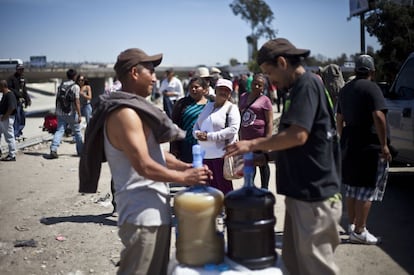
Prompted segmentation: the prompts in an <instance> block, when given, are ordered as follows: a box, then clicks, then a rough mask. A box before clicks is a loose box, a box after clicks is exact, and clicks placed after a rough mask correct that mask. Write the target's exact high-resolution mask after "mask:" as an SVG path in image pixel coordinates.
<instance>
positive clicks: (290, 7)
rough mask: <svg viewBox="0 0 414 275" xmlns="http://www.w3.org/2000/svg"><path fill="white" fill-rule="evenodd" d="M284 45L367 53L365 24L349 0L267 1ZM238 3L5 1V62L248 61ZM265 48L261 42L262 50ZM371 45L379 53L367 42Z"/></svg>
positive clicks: (0, 0) (1, 29) (328, 53)
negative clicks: (137, 55) (155, 57)
mask: <svg viewBox="0 0 414 275" xmlns="http://www.w3.org/2000/svg"><path fill="white" fill-rule="evenodd" d="M266 2H267V3H268V5H269V7H270V8H271V9H272V11H273V13H274V17H275V19H274V20H273V26H274V28H275V29H277V30H278V34H277V37H284V38H287V39H289V40H290V41H291V42H292V43H293V44H295V45H296V46H297V47H298V48H307V49H310V50H311V55H314V56H316V55H323V56H325V57H331V58H335V57H338V56H340V55H341V54H342V53H346V54H347V55H350V54H355V53H357V52H359V51H360V33H359V32H360V27H359V18H357V17H353V18H352V19H351V20H347V18H348V17H349V0H289V1H286V0H266ZM230 3H232V0H174V1H172V0H70V1H67V0H0V7H1V13H2V23H1V24H0V33H1V34H2V39H1V40H2V41H1V43H0V58H20V59H22V60H23V61H28V60H29V59H30V56H34V55H46V56H47V60H48V61H66V62H85V61H88V62H108V63H113V62H114V61H115V60H116V57H117V55H118V54H119V53H120V52H121V51H122V50H124V49H127V48H130V47H138V48H141V49H143V50H144V51H145V52H147V53H148V54H155V53H163V54H164V59H163V62H162V65H164V66H197V65H201V64H204V65H207V66H213V65H219V64H220V65H224V64H228V62H229V60H230V59H231V58H235V59H237V60H238V61H239V62H246V61H247V44H246V39H245V37H246V36H247V35H249V34H250V27H249V25H248V23H247V22H245V21H243V20H242V19H241V17H240V16H235V15H234V14H233V12H232V11H231V9H230V7H229V4H230ZM264 42H265V40H260V41H259V47H260V46H261V45H262V44H263V43H264ZM366 44H367V45H369V46H372V47H374V49H375V50H377V49H378V48H379V44H378V42H377V39H376V38H375V37H370V36H369V35H368V34H366Z"/></svg>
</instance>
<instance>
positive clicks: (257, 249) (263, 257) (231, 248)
mask: <svg viewBox="0 0 414 275" xmlns="http://www.w3.org/2000/svg"><path fill="white" fill-rule="evenodd" d="M254 169H255V166H254V163H253V153H247V154H245V155H244V185H243V187H242V188H240V189H238V190H234V191H231V192H229V193H227V195H226V197H225V198H224V206H225V210H226V220H225V223H226V226H227V242H228V243H227V247H228V249H227V256H228V257H229V258H230V259H232V260H233V261H235V262H237V263H239V264H241V265H244V266H246V267H248V268H250V269H262V268H266V267H270V266H274V265H275V263H276V259H277V254H276V250H275V233H274V226H275V224H276V217H275V215H274V211H273V209H274V204H275V202H276V199H275V196H274V195H273V194H272V193H271V192H270V191H268V190H266V189H260V188H257V187H256V186H255V185H254V181H253V175H254Z"/></svg>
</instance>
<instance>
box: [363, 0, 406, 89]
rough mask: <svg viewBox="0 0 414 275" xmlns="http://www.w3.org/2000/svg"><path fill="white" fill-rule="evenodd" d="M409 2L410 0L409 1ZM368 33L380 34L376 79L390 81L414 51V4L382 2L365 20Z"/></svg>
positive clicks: (378, 36)
mask: <svg viewBox="0 0 414 275" xmlns="http://www.w3.org/2000/svg"><path fill="white" fill-rule="evenodd" d="M408 2H409V1H408ZM365 26H366V27H367V32H368V33H369V34H370V35H372V36H375V37H377V39H378V41H379V43H380V44H381V49H380V50H379V51H378V52H377V53H376V54H375V59H376V63H377V64H376V67H377V80H385V81H388V82H391V81H392V80H393V79H394V77H395V75H396V73H397V72H398V69H399V67H400V66H401V65H402V62H403V61H404V60H405V59H406V58H407V56H408V55H409V54H410V53H411V52H413V51H414V6H413V5H412V4H410V3H408V4H407V5H404V1H403V4H395V3H393V2H392V1H380V2H378V3H377V6H376V9H375V10H374V11H373V12H372V13H370V14H369V15H368V17H367V18H366V19H365Z"/></svg>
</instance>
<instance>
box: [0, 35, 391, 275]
mask: <svg viewBox="0 0 414 275" xmlns="http://www.w3.org/2000/svg"><path fill="white" fill-rule="evenodd" d="M309 54H310V50H308V49H300V48H297V47H295V46H294V45H293V44H292V43H291V42H290V41H288V40H287V39H284V38H277V39H273V40H270V41H268V42H266V43H265V44H264V45H263V46H262V47H261V48H260V49H259V51H258V54H257V63H258V65H259V66H260V69H261V71H262V73H256V74H243V75H240V76H237V77H231V76H230V75H228V74H227V75H226V74H224V73H222V72H221V71H220V70H219V69H218V68H214V67H213V68H210V69H208V68H207V67H199V68H197V70H196V71H195V72H190V73H189V78H188V79H184V80H180V79H179V78H178V77H177V76H176V75H175V72H174V69H172V68H171V69H168V70H167V71H166V72H165V78H164V79H162V80H161V81H158V80H157V78H156V75H155V68H156V67H157V66H158V65H159V64H160V63H161V62H162V58H163V55H162V54H156V55H148V54H146V53H145V52H144V51H143V50H141V49H138V48H130V49H127V50H125V51H123V52H121V53H120V54H119V55H118V57H117V61H116V64H115V66H114V70H115V72H116V78H115V81H114V84H113V85H112V86H111V87H110V88H108V89H107V90H106V91H105V93H103V94H102V95H100V96H95V98H96V99H97V101H96V104H94V108H93V110H92V105H91V100H92V98H93V94H92V87H91V85H90V84H89V83H88V80H87V78H86V76H85V75H83V74H78V73H77V72H76V71H75V70H73V69H70V70H68V71H67V80H65V81H63V82H62V84H61V85H60V86H59V89H58V90H65V89H66V91H70V92H71V94H72V95H73V97H72V101H71V103H70V108H69V109H68V110H66V108H64V107H65V106H64V104H63V103H62V101H60V100H59V96H58V95H57V100H56V116H57V122H58V123H57V130H56V132H55V134H54V137H53V140H52V143H51V146H50V158H52V159H53V158H58V154H57V149H58V147H59V144H60V142H61V139H62V136H63V134H64V133H65V129H66V128H67V127H69V128H70V129H71V131H72V134H73V136H74V140H75V143H76V153H77V155H78V156H80V164H79V180H80V185H79V191H80V192H82V193H93V192H96V190H97V185H98V180H99V173H100V167H101V163H102V162H103V161H104V160H107V161H108V164H109V167H110V171H111V174H112V182H111V188H112V191H113V199H114V201H113V204H114V210H115V207H116V212H117V214H118V226H119V236H120V238H121V241H122V243H123V244H124V249H123V250H122V252H121V259H120V265H119V270H118V274H135V273H139V274H166V272H167V264H168V260H169V247H170V235H171V223H172V221H171V209H170V194H169V186H168V183H178V184H182V185H194V184H206V185H210V186H212V187H215V188H217V189H219V190H220V191H222V192H223V193H224V194H227V193H228V192H231V191H232V190H233V185H232V182H231V181H229V180H226V179H225V178H224V177H223V160H224V157H225V156H233V155H238V154H243V153H246V152H254V153H255V163H256V166H258V170H259V171H260V176H261V177H260V179H261V180H260V186H261V188H266V189H267V188H268V184H269V177H270V167H269V162H270V161H275V164H276V167H277V171H276V184H277V188H276V190H277V192H278V193H279V194H282V195H284V196H285V197H286V199H285V206H286V207H285V209H286V210H285V224H284V232H283V247H282V258H283V264H284V268H286V269H287V270H288V271H289V273H290V274H338V273H339V269H338V267H337V265H336V264H335V261H334V252H335V249H336V247H337V246H338V244H339V243H340V238H339V232H340V227H339V222H340V219H341V217H342V194H341V189H340V186H341V183H342V184H344V185H345V189H346V190H345V193H344V195H345V197H346V200H345V201H346V205H347V209H348V217H347V219H348V223H349V225H348V228H347V229H348V233H349V236H350V241H351V242H353V243H362V244H377V243H379V242H380V238H379V237H375V236H374V235H373V234H372V233H370V232H369V231H368V229H367V220H368V215H369V210H370V208H371V205H372V201H380V200H381V199H382V197H381V196H379V195H378V192H376V189H377V186H376V184H377V181H378V180H377V179H378V178H379V177H378V173H380V172H381V173H386V171H382V170H381V171H380V170H379V169H378V167H379V163H381V162H384V161H385V162H389V161H391V160H392V155H391V152H390V148H389V146H390V139H389V137H388V136H387V127H388V126H387V122H386V113H387V109H386V107H385V103H384V97H383V95H382V92H381V90H380V89H379V87H378V86H377V85H376V84H375V83H374V82H373V81H372V80H373V78H374V73H375V65H374V60H373V58H372V57H371V56H369V55H361V56H359V57H358V58H357V60H356V67H355V78H354V79H353V80H351V81H349V82H348V83H345V81H344V80H343V77H342V73H341V72H340V69H339V67H338V66H336V65H334V64H332V65H329V66H327V67H325V68H321V70H320V71H319V75H318V74H315V73H313V72H309V71H307V70H306V69H305V68H304V65H303V64H304V63H303V62H304V60H305V59H306V58H307V57H308V56H309ZM19 66H20V65H19ZM19 66H18V67H17V68H16V73H15V74H14V75H13V76H12V77H11V78H10V80H9V81H6V80H1V81H0V91H1V93H2V95H3V96H2V99H1V102H0V134H3V135H4V136H5V139H6V142H7V144H8V148H9V154H8V156H7V157H6V158H3V159H2V160H4V161H14V160H16V145H15V138H16V137H17V136H19V135H21V131H22V125H23V127H24V111H22V110H23V108H24V107H27V106H30V104H31V101H30V97H29V96H28V93H27V89H26V87H25V81H24V77H23V69H24V68H21V67H19ZM157 83H159V85H157ZM160 99H161V100H162V109H161V108H160V107H158V106H157V104H158V103H160V102H159V100H160ZM154 103H157V104H154ZM274 104H276V105H277V111H278V112H280V111H282V114H281V118H280V123H279V126H278V129H277V131H274V129H273V105H274ZM280 105H282V108H281V107H280ZM82 117H85V119H86V123H87V125H88V126H87V128H86V131H85V137H83V135H82V131H81V121H82ZM177 126H178V127H177ZM275 132H276V133H275ZM0 137H1V136H0ZM166 142H168V143H169V144H170V147H169V150H166V151H165V150H163V149H162V147H161V144H162V143H166ZM194 144H199V145H200V146H201V148H202V149H203V152H204V160H203V162H204V166H203V167H201V168H193V167H192V152H191V148H192V146H193V145H194ZM361 152H362V155H361ZM315 213H317V215H315Z"/></svg>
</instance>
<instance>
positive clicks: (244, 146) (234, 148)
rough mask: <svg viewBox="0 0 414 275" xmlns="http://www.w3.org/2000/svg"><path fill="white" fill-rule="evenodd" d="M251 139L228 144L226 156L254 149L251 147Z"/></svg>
mask: <svg viewBox="0 0 414 275" xmlns="http://www.w3.org/2000/svg"><path fill="white" fill-rule="evenodd" d="M251 144H252V143H251V141H250V140H241V141H238V142H235V143H232V144H230V145H227V146H226V148H225V149H226V153H225V154H224V156H230V157H231V156H234V155H241V154H244V153H247V152H250V151H252V150H251V149H250V148H251Z"/></svg>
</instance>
